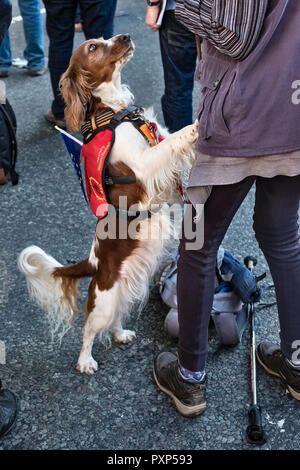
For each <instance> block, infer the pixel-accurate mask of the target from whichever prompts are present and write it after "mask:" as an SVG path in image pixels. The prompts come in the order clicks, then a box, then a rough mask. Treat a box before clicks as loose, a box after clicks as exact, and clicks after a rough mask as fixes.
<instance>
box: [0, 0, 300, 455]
mask: <svg viewBox="0 0 300 470" xmlns="http://www.w3.org/2000/svg"><path fill="white" fill-rule="evenodd" d="M13 3H14V16H17V15H18V14H19V12H18V8H17V2H16V0H14V2H13ZM144 13H145V2H144V1H140V0H119V3H118V10H117V15H116V19H115V31H116V33H130V34H131V36H132V38H133V40H134V42H135V44H136V52H135V56H134V58H133V59H132V61H131V62H130V63H129V64H128V66H127V67H126V68H125V70H124V73H123V81H124V82H126V83H128V84H129V85H130V87H131V89H132V91H133V92H134V94H135V97H136V103H137V104H139V105H142V106H145V107H146V106H150V105H153V106H154V109H155V111H156V112H157V115H158V117H159V119H160V120H162V115H161V109H160V96H161V95H162V93H163V76H162V68H161V62H160V53H159V45H158V37H157V34H155V33H152V32H151V31H148V30H147V29H146V27H145V24H144ZM11 39H12V50H13V56H14V57H22V54H23V49H24V38H23V30H22V22H21V21H17V22H15V23H14V24H13V25H12V26H11ZM45 41H46V50H47V47H48V42H47V37H46V34H45ZM81 41H83V35H82V33H78V34H76V37H75V43H76V45H78V44H79V43H80V42H81ZM5 83H6V86H7V96H8V98H9V99H10V101H11V103H12V105H13V106H14V109H15V111H16V114H17V118H18V142H19V160H18V171H19V173H20V183H19V185H18V186H15V187H12V186H11V185H6V186H4V187H1V188H0V214H1V218H0V221H1V223H0V240H1V242H0V243H1V251H0V340H2V341H5V345H6V364H4V365H0V376H1V378H2V381H3V384H4V386H5V387H8V388H10V389H11V390H13V391H15V393H16V394H17V395H18V397H19V401H20V412H19V416H18V421H17V424H16V427H15V429H14V431H13V432H12V433H11V434H9V435H8V436H7V437H5V438H4V439H3V440H2V441H1V442H0V449H2V450H3V449H114V450H117V449H149V450H162V449H173V450H180V449H188V450H204V449H209V450H216V449H219V450H248V449H252V447H250V446H249V445H248V444H247V443H246V441H245V429H246V426H247V404H248V403H249V401H250V392H249V389H250V384H249V361H248V357H249V348H248V344H249V332H248V331H247V332H246V333H245V335H244V338H243V341H242V343H241V344H239V345H238V346H237V347H235V348H233V349H228V348H227V349H225V348H220V346H219V343H218V339H217V337H216V333H215V332H214V331H213V330H212V331H211V333H210V339H209V355H208V364H207V372H208V378H209V385H208V393H207V410H206V411H205V413H204V414H203V416H201V417H199V418H194V419H186V418H183V417H181V416H180V415H179V414H178V413H177V412H176V411H175V409H174V408H173V406H172V404H171V402H170V400H169V399H168V398H167V397H166V396H165V395H164V394H162V393H161V392H160V391H159V390H158V389H157V388H156V386H155V385H154V383H153V380H152V376H151V371H152V364H153V357H154V355H155V354H156V353H157V352H159V351H161V350H165V349H172V350H176V340H173V339H172V338H170V337H169V336H168V335H167V333H166V332H165V331H164V318H165V316H166V314H167V311H168V308H167V307H166V306H164V305H163V304H162V302H161V301H160V300H159V299H154V300H153V299H151V300H150V301H149V302H148V304H147V306H146V307H145V308H144V310H143V312H142V314H141V315H140V316H138V315H137V312H133V314H132V316H131V319H130V320H129V321H128V326H129V327H131V328H133V329H135V330H136V332H137V339H136V341H135V342H133V343H132V344H130V345H126V346H119V345H116V344H112V345H111V347H110V348H108V349H105V348H104V347H103V346H102V345H101V343H99V342H96V343H95V346H94V356H95V358H96V359H97V360H98V362H99V365H100V367H99V371H98V372H97V373H96V374H95V375H94V376H92V377H88V376H85V375H81V374H79V373H77V372H76V370H75V365H76V360H77V357H78V353H79V350H80V347H81V331H82V323H83V319H82V317H79V318H78V319H77V321H76V322H75V325H74V327H73V329H72V330H71V331H70V332H69V333H68V334H67V336H66V337H65V338H64V340H63V342H62V344H61V346H60V347H59V345H58V344H51V342H50V335H49V330H48V325H47V321H46V319H45V317H44V315H43V313H42V312H41V311H40V309H39V308H38V307H37V306H35V305H34V304H33V303H32V302H31V301H30V300H29V297H28V294H27V290H26V285H25V281H24V279H23V278H22V277H21V275H20V274H19V273H18V271H17V266H16V261H17V256H18V253H19V252H20V251H21V250H22V249H23V248H24V247H26V246H28V245H30V244H36V245H38V246H40V247H42V248H43V249H44V250H46V251H47V252H48V253H50V254H51V255H53V256H54V257H55V258H56V259H58V260H59V261H60V262H61V263H64V264H66V263H70V262H72V261H79V260H81V259H83V258H84V257H86V256H87V254H88V252H89V247H90V244H91V240H92V237H93V230H94V226H95V219H94V218H93V216H92V215H91V213H90V212H88V210H87V208H86V205H85V202H84V199H83V197H82V195H81V193H80V188H79V185H78V183H77V181H76V178H75V175H74V170H73V168H72V165H71V164H70V160H69V157H68V155H67V154H66V151H65V148H64V145H63V143H62V140H61V138H60V136H59V135H58V134H57V132H56V131H55V130H54V129H53V128H51V126H49V125H48V124H47V123H46V122H45V120H44V114H45V113H46V111H47V109H48V107H49V105H50V102H51V88H50V78H49V73H48V72H47V73H46V74H45V75H43V76H42V77H35V78H33V77H29V76H28V75H27V74H26V71H24V70H20V69H17V68H12V69H11V72H10V76H9V77H8V78H7V79H6V80H5ZM198 98H199V88H198V87H196V89H195V111H196V108H197V101H198ZM253 201H254V189H252V190H251V192H250V194H249V196H248V197H247V199H246V200H245V202H244V204H243V205H242V207H241V209H240V210H239V212H238V214H237V215H236V217H235V219H234V221H233V223H232V226H231V227H230V229H229V232H228V234H227V236H226V239H225V241H224V246H225V247H226V248H227V249H229V250H231V251H232V253H233V254H234V255H235V256H236V257H237V258H238V259H240V260H242V259H243V257H244V256H245V255H247V254H249V253H251V254H254V255H256V256H257V257H258V260H259V267H258V271H259V272H261V271H264V270H267V266H266V262H265V259H264V257H263V255H262V253H261V252H260V250H259V249H258V246H257V243H256V241H255V239H254V234H253V231H252V220H251V219H252V209H253ZM267 272H268V270H267ZM271 283H272V280H271V278H270V275H269V273H268V277H267V280H266V282H265V284H271ZM86 288H87V285H86V284H84V286H83V292H84V293H86ZM272 300H274V297H273V295H272V291H269V293H268V295H266V296H265V297H264V301H267V302H269V301H272ZM257 323H258V324H257V330H258V331H257V340H258V341H260V340H263V339H268V340H271V341H278V340H279V335H278V319H277V312H276V307H272V308H267V309H265V310H262V311H261V312H260V313H259V314H258V322H257ZM258 381H259V385H258V396H259V400H260V403H261V406H262V408H263V413H262V416H263V421H264V427H265V430H266V432H267V435H268V441H267V444H266V445H265V446H264V447H263V449H273V450H274V449H299V448H300V420H299V416H300V415H299V413H300V405H299V403H297V402H296V401H294V400H292V399H291V398H290V396H289V395H287V394H286V391H285V390H284V389H283V388H282V386H281V385H280V383H279V381H277V380H276V379H272V378H270V377H269V376H267V375H266V374H265V373H264V372H263V371H261V370H258Z"/></svg>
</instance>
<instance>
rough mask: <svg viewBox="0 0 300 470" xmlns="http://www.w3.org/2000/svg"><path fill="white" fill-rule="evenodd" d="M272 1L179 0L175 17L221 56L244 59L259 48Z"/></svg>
mask: <svg viewBox="0 0 300 470" xmlns="http://www.w3.org/2000/svg"><path fill="white" fill-rule="evenodd" d="M268 1H269V0H177V2H176V11H175V14H176V18H177V20H178V21H180V22H181V23H183V24H184V25H185V26H186V27H187V28H188V29H189V30H190V31H192V32H193V33H195V34H197V35H198V36H201V37H203V38H205V39H207V40H208V41H209V42H210V43H211V44H212V45H213V46H215V47H216V49H218V50H219V51H220V52H221V53H223V54H226V55H229V56H230V57H232V58H234V59H236V60H243V59H245V58H246V57H247V56H248V55H249V54H250V52H251V51H252V50H253V48H254V46H255V45H256V43H257V41H258V38H259V35H260V32H261V30H262V27H263V23H264V20H265V17H266V13H267V7H268Z"/></svg>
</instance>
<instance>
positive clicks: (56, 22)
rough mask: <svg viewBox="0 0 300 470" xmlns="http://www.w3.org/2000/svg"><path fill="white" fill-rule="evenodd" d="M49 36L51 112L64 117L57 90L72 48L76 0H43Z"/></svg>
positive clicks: (61, 102)
mask: <svg viewBox="0 0 300 470" xmlns="http://www.w3.org/2000/svg"><path fill="white" fill-rule="evenodd" d="M44 4H45V8H46V28H47V33H48V36H49V71H50V77H51V85H52V90H53V95H54V100H53V102H52V106H51V109H52V112H53V114H54V116H55V117H56V118H57V119H63V118H64V108H65V104H64V101H63V98H62V96H61V95H60V93H59V90H58V84H59V80H60V77H61V75H62V74H63V73H64V72H65V71H66V70H67V68H68V66H69V62H70V58H71V55H72V50H73V39H74V20H75V13H76V5H77V2H76V0H64V1H63V2H62V1H61V0H44Z"/></svg>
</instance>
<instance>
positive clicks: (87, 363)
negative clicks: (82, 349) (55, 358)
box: [76, 357, 98, 375]
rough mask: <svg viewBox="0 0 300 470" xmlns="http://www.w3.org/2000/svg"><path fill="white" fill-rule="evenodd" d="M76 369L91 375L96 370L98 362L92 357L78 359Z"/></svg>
mask: <svg viewBox="0 0 300 470" xmlns="http://www.w3.org/2000/svg"><path fill="white" fill-rule="evenodd" d="M76 369H77V370H78V371H79V372H81V373H82V374H88V375H92V374H93V373H94V372H96V371H97V370H98V363H97V362H96V361H95V359H93V358H92V357H89V358H88V359H85V360H80V361H78V363H77V366H76Z"/></svg>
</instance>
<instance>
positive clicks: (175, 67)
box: [159, 10, 197, 132]
mask: <svg viewBox="0 0 300 470" xmlns="http://www.w3.org/2000/svg"><path fill="white" fill-rule="evenodd" d="M159 39H160V49H161V57H162V64H163V70H164V83H165V91H164V95H163V96H162V99H161V103H162V110H163V115H164V120H165V124H166V126H167V128H168V129H169V131H170V132H176V131H178V130H179V129H182V127H184V126H187V125H189V124H191V123H192V122H193V108H192V101H193V86H194V73H195V67H196V59H197V48H196V43H195V35H194V34H193V33H191V32H190V31H188V30H187V29H186V28H185V27H184V26H183V25H182V24H180V23H179V22H178V21H177V20H176V18H175V14H174V11H173V10H169V11H166V12H165V15H164V19H163V22H162V26H161V28H160V29H159Z"/></svg>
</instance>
